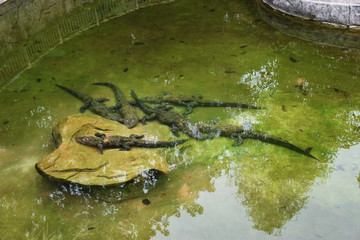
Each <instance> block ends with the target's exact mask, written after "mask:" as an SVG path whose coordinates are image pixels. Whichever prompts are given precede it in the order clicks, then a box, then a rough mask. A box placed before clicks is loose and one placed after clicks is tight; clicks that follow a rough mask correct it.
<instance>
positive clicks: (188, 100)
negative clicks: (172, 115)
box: [141, 93, 262, 115]
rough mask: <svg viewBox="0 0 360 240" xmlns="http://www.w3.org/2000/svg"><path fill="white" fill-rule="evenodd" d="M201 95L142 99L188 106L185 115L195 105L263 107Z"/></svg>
mask: <svg viewBox="0 0 360 240" xmlns="http://www.w3.org/2000/svg"><path fill="white" fill-rule="evenodd" d="M201 98H202V97H201V96H191V97H189V96H186V95H183V94H172V93H164V94H162V95H156V96H149V97H145V98H142V99H141V101H143V102H147V103H154V104H167V103H168V104H173V105H178V106H186V112H185V113H184V115H188V114H190V113H192V111H193V108H194V107H236V108H247V109H262V108H261V107H256V106H252V105H247V104H242V103H232V102H222V101H208V100H202V99H201Z"/></svg>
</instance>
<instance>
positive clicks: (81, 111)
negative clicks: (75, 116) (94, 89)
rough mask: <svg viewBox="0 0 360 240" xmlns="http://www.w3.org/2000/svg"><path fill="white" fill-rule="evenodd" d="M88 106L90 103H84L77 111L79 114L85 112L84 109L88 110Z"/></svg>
mask: <svg viewBox="0 0 360 240" xmlns="http://www.w3.org/2000/svg"><path fill="white" fill-rule="evenodd" d="M90 105H91V102H90V101H88V102H86V103H85V104H84V105H83V106H82V107H81V108H80V109H79V112H80V113H84V112H85V111H86V109H88V108H89V107H90Z"/></svg>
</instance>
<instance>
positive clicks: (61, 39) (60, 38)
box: [57, 24, 64, 44]
mask: <svg viewBox="0 0 360 240" xmlns="http://www.w3.org/2000/svg"><path fill="white" fill-rule="evenodd" d="M57 30H58V33H59V41H60V42H59V43H60V44H63V43H64V40H63V37H62V35H61V31H60V27H59V24H57Z"/></svg>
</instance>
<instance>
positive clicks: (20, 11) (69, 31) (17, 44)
mask: <svg viewBox="0 0 360 240" xmlns="http://www.w3.org/2000/svg"><path fill="white" fill-rule="evenodd" d="M171 1H172V0H9V1H6V2H4V3H2V4H1V5H0V92H1V87H2V88H4V87H5V86H6V85H7V84H9V83H10V82H11V79H12V78H13V77H14V76H16V75H17V74H19V73H20V72H22V71H24V70H26V69H27V68H30V67H31V65H32V64H33V63H34V62H36V61H37V60H38V59H39V58H41V57H42V56H44V55H46V54H47V52H48V51H49V50H50V49H52V48H54V47H56V46H57V45H58V44H62V43H63V41H64V40H66V39H68V38H70V37H71V36H73V35H74V34H76V33H78V32H80V31H84V30H86V29H88V28H90V27H92V26H94V25H99V24H100V23H101V22H102V21H105V20H107V19H109V18H112V17H116V16H120V15H123V14H126V13H128V12H131V11H134V10H136V9H139V8H142V7H147V6H151V5H154V4H158V3H168V2H171Z"/></svg>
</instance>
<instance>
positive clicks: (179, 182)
mask: <svg viewBox="0 0 360 240" xmlns="http://www.w3.org/2000/svg"><path fill="white" fill-rule="evenodd" d="M149 19H150V20H149ZM174 23H176V24H174ZM118 29H122V31H118ZM110 33H111V34H110ZM100 39H101V40H100ZM133 42H142V43H144V44H137V45H136V44H133ZM314 53H315V54H314ZM358 63H359V52H357V51H356V50H346V51H345V50H343V49H338V48H332V47H324V46H321V47H319V45H315V44H313V43H308V42H304V41H301V40H298V39H295V38H292V37H289V36H285V35H283V34H281V33H279V32H277V31H276V30H274V29H272V28H270V27H268V26H267V25H266V24H265V23H264V22H262V21H261V20H260V18H259V15H258V13H257V10H256V5H255V3H253V2H252V1H245V2H237V1H227V2H224V1H217V0H214V1H210V2H209V1H198V2H196V3H193V2H191V1H179V2H176V3H173V4H171V5H164V6H157V7H154V8H151V9H144V10H139V12H136V13H132V14H130V15H127V16H123V17H121V18H118V19H113V20H111V21H109V22H107V23H104V24H103V25H102V26H101V27H99V28H93V29H91V30H89V31H87V32H84V33H82V34H81V35H79V36H77V37H75V38H73V39H72V40H70V41H68V42H66V43H64V44H63V45H61V46H59V47H58V48H56V49H54V50H53V51H52V52H50V54H49V55H48V56H45V57H44V59H43V60H41V61H40V62H39V63H37V64H36V65H35V66H34V67H33V68H32V69H29V70H28V71H26V72H24V74H23V75H21V76H20V77H19V78H18V79H17V80H16V81H15V82H14V83H13V84H11V85H9V86H8V88H7V89H6V90H5V91H3V92H2V95H1V96H0V99H1V101H0V108H1V109H2V110H3V111H4V114H1V116H0V132H1V134H2V136H3V138H2V139H0V158H1V162H0V166H1V170H0V172H1V175H0V180H1V182H2V185H1V187H0V196H1V197H0V215H1V216H2V218H1V219H0V223H1V224H0V225H1V226H0V232H1V233H2V236H4V238H5V239H7V238H9V239H11V238H23V237H26V238H29V239H38V238H41V237H45V238H49V239H51V238H54V239H56V238H60V239H72V238H73V239H76V238H78V239H97V238H98V239H100V238H101V239H111V238H120V239H122V238H128V239H151V238H154V239H161V238H166V237H169V238H172V239H180V238H182V239H201V238H203V239H206V237H208V238H209V239H211V238H213V239H219V238H227V239H236V238H238V236H240V235H239V234H241V236H244V238H247V239H250V238H256V239H264V237H265V238H266V237H268V238H272V237H273V238H278V237H279V238H280V237H281V236H282V234H284V232H285V233H286V234H288V231H287V229H286V228H287V227H285V226H287V224H289V223H291V222H293V221H295V222H296V225H298V226H306V222H305V221H304V220H301V218H300V216H302V214H304V212H306V206H307V204H308V203H309V202H311V201H312V200H311V197H312V196H313V193H312V191H313V189H314V188H315V187H316V186H318V185H321V184H325V183H326V181H327V179H328V178H329V177H331V176H332V174H333V172H334V169H333V168H332V164H333V163H335V162H336V161H337V156H338V152H339V151H340V150H341V149H348V148H350V147H351V146H354V145H356V144H358V142H359V137H358V136H359V126H360V109H359V104H358V103H359V99H360V95H359V92H360V91H359V90H360V89H359V86H358V84H357V81H358V80H359V73H360V69H359V67H358V66H359V64H358ZM314 66H316V67H314ZM39 79H40V80H39ZM105 80H106V81H108V82H111V83H113V84H115V85H117V86H119V87H121V89H122V90H123V92H124V93H126V96H127V97H128V98H130V94H129V92H130V89H134V90H135V91H136V92H137V93H138V94H139V96H148V95H155V94H160V93H161V92H164V91H167V92H175V93H178V92H179V93H183V94H186V95H190V96H191V95H193V94H196V93H200V94H202V95H203V97H204V99H218V100H223V101H229V102H243V103H247V104H252V105H256V106H262V107H264V109H259V110H249V109H247V110H246V109H234V108H225V109H222V108H200V107H199V108H196V109H194V112H193V113H192V114H191V115H190V116H189V118H190V121H192V122H197V121H210V120H216V121H218V122H220V123H224V124H233V125H243V126H247V127H249V128H252V129H255V130H257V131H260V132H264V133H269V134H271V135H274V136H278V137H281V138H283V139H286V140H288V141H289V142H291V143H293V144H294V145H296V146H298V147H300V148H301V149H306V148H308V147H312V148H313V149H312V152H311V154H313V155H314V156H316V157H317V158H318V159H319V160H320V162H319V161H315V160H313V159H311V158H309V157H306V156H303V155H300V154H298V153H296V152H293V151H290V150H289V149H286V148H281V147H278V146H275V145H270V144H267V143H263V142H259V141H256V140H251V139H249V140H245V141H244V143H243V144H242V146H233V143H234V139H229V138H222V137H218V138H215V139H213V140H207V141H196V140H193V139H191V140H189V142H190V144H191V147H189V148H187V149H184V150H183V151H177V152H176V153H175V154H174V155H171V154H166V150H164V151H165V154H164V156H165V157H166V160H167V161H168V163H169V165H170V166H171V167H172V169H173V170H172V171H171V172H170V173H169V174H167V175H157V176H156V177H150V178H147V180H144V181H134V182H131V183H128V184H126V185H121V186H118V187H112V188H89V187H84V186H79V185H72V184H70V185H63V184H60V185H59V184H54V183H49V182H47V181H45V180H44V179H42V178H41V177H40V176H39V175H38V174H37V173H36V171H35V170H34V168H33V166H34V164H35V163H36V162H37V161H39V160H40V159H41V158H42V157H44V156H46V155H47V154H49V153H50V152H51V151H52V150H53V145H52V143H51V128H52V126H53V125H54V124H55V123H56V121H57V120H59V119H60V118H62V117H65V116H68V115H71V114H75V113H77V111H78V109H79V108H80V106H81V105H82V103H81V102H80V101H77V100H76V99H74V98H71V97H68V98H66V97H64V96H65V93H63V92H61V91H59V89H57V88H56V87H55V83H56V84H60V85H66V86H69V87H72V88H74V89H81V91H83V92H86V93H88V94H89V95H92V96H94V97H104V96H112V95H110V94H112V92H111V90H109V89H107V88H98V87H96V86H93V85H92V83H94V82H101V81H105ZM24 102H27V104H24ZM109 105H113V102H110V103H109ZM175 111H179V112H182V111H184V108H181V107H176V108H175ZM149 124H152V125H151V126H153V127H158V126H159V123H157V122H153V123H149ZM168 134H169V136H171V132H170V129H169V130H168ZM354 181H355V182H356V179H354ZM356 194H357V193H356ZM331 206H332V205H331ZM350 207H351V206H349V208H350ZM327 210H328V212H329V213H328V214H329V215H331V213H332V211H333V209H332V208H331V207H329V209H327ZM354 211H357V210H354ZM322 217H324V218H326V217H327V216H322ZM297 218H300V219H299V220H298V219H297ZM337 223H338V222H335V223H334V224H337ZM313 224H314V226H316V228H320V229H321V230H322V231H321V234H320V235H322V236H328V235H326V233H325V232H328V233H329V234H334V236H337V234H339V233H341V231H340V230H338V229H337V230H336V229H335V230H332V229H331V226H330V227H326V226H325V227H324V226H322V225H321V223H316V222H314V223H313ZM189 225H190V226H189ZM19 229H22V230H21V231H19ZM292 229H293V228H291V229H290V231H291V230H292ZM307 230H308V231H307V232H304V231H302V232H296V231H295V233H294V234H295V235H292V237H294V236H300V234H301V236H303V237H304V238H307V239H310V238H311V237H313V234H314V232H313V230H311V229H307ZM345 230H346V231H347V230H349V229H345ZM332 231H333V232H332ZM343 231H344V230H343ZM348 232H351V231H350V230H349V231H348ZM316 234H318V233H316ZM354 234H357V233H354ZM294 238H295V237H294Z"/></svg>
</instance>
